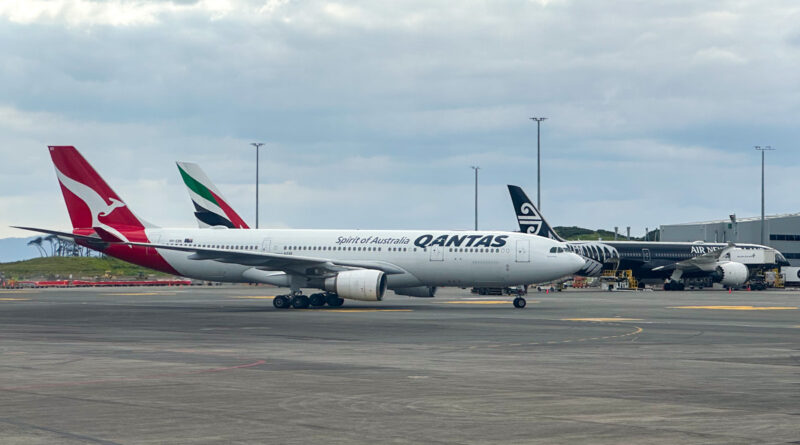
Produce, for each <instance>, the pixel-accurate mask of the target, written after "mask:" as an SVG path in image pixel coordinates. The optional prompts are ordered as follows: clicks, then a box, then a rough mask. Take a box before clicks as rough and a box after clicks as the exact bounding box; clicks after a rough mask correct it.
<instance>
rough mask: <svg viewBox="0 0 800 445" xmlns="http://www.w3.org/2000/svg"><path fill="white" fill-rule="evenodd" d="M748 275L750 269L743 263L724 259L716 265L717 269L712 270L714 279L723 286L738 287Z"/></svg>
mask: <svg viewBox="0 0 800 445" xmlns="http://www.w3.org/2000/svg"><path fill="white" fill-rule="evenodd" d="M749 276H750V271H749V270H748V269H747V266H745V265H744V264H742V263H737V262H735V261H726V262H724V263H719V265H718V266H717V270H716V271H715V272H714V281H718V282H720V283H722V284H723V285H724V286H728V287H738V286H741V285H742V284H744V282H745V281H747V278H748V277H749Z"/></svg>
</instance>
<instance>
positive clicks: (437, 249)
mask: <svg viewBox="0 0 800 445" xmlns="http://www.w3.org/2000/svg"><path fill="white" fill-rule="evenodd" d="M430 249H431V261H444V247H442V246H430Z"/></svg>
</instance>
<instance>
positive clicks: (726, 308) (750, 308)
mask: <svg viewBox="0 0 800 445" xmlns="http://www.w3.org/2000/svg"><path fill="white" fill-rule="evenodd" d="M669 309H710V310H718V311H790V310H795V309H798V307H797V306H670V307H669Z"/></svg>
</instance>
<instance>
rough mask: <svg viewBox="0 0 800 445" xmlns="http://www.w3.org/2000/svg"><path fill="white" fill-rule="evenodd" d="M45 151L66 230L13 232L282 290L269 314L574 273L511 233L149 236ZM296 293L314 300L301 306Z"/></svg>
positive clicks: (162, 231) (92, 182)
mask: <svg viewBox="0 0 800 445" xmlns="http://www.w3.org/2000/svg"><path fill="white" fill-rule="evenodd" d="M49 150H50V156H51V158H52V159H53V163H54V165H55V170H56V175H57V177H58V181H59V184H60V186H61V191H62V194H63V195H64V201H65V202H66V205H67V211H68V213H69V216H70V220H71V221H72V227H73V230H72V232H60V231H54V230H47V229H38V228H30V227H19V228H21V229H27V230H33V231H37V232H41V233H49V234H55V235H58V236H63V237H67V238H71V239H74V240H75V242H77V243H78V244H81V245H83V246H87V247H90V248H92V249H95V250H99V251H102V252H104V253H105V254H107V255H109V256H113V257H115V258H120V259H122V260H125V261H128V262H131V263H134V264H138V265H141V266H145V267H149V268H152V269H155V270H159V271H162V272H166V273H170V274H174V275H181V276H185V277H190V278H197V279H202V280H212V281H225V282H250V283H267V284H273V285H276V286H281V287H289V288H290V289H291V294H289V295H280V296H277V297H275V298H274V299H273V305H274V306H275V307H276V308H287V307H290V306H291V307H295V308H305V307H308V306H309V305H314V306H322V305H325V304H328V305H330V306H339V305H341V304H342V303H343V301H344V299H353V300H363V301H379V300H381V299H383V296H384V292H385V291H386V289H387V288H388V289H392V290H393V291H395V293H397V294H400V295H408V296H415V297H432V296H433V295H434V293H435V291H436V287H437V286H460V287H466V286H492V287H504V286H514V285H520V284H530V283H538V282H543V281H549V280H553V279H556V278H559V277H562V276H566V275H570V274H572V273H573V272H575V271H577V270H578V269H580V268H581V266H582V265H583V263H584V261H583V259H581V257H579V256H578V255H576V254H574V253H571V252H569V251H568V250H567V249H566V246H565V244H564V243H562V242H559V241H555V240H550V239H548V238H543V237H540V236H534V235H529V234H523V233H516V232H500V231H441V230H290V229H284V230H273V229H250V230H228V229H226V228H211V229H201V228H196V229H195V228H174V229H173V228H159V227H156V226H154V225H152V224H150V223H148V222H146V221H145V220H143V219H141V218H139V217H138V216H136V215H135V214H134V213H133V211H132V210H131V209H130V208H129V207H128V206H127V204H125V202H124V201H123V200H122V199H121V198H120V197H119V195H117V194H116V193H115V192H114V191H113V190H112V189H111V187H109V186H108V184H106V182H105V181H104V180H103V179H102V178H101V177H100V175H99V174H98V173H97V172H96V171H95V170H94V168H93V167H92V166H91V165H90V164H89V163H88V162H87V161H86V160H85V159H84V158H83V156H81V154H80V153H79V152H78V150H76V149H75V147H72V146H50V147H49ZM212 197H213V195H212ZM218 204H219V202H218ZM220 208H222V209H223V211H224V207H223V206H221V207H220ZM302 288H314V289H320V290H322V291H324V292H320V293H316V294H313V295H311V297H308V296H306V295H303V293H302V291H301V289H302ZM514 306H515V307H520V308H521V307H524V306H525V300H524V299H521V298H520V299H517V300H515V302H514Z"/></svg>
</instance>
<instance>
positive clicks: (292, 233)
mask: <svg viewBox="0 0 800 445" xmlns="http://www.w3.org/2000/svg"><path fill="white" fill-rule="evenodd" d="M146 234H147V237H148V238H149V240H150V242H151V243H153V244H168V245H172V246H180V247H196V248H200V249H203V248H205V249H224V250H232V251H233V250H235V251H245V252H253V253H258V252H265V253H271V254H280V255H289V256H300V257H310V258H322V259H328V260H331V261H334V262H335V261H341V262H345V263H346V262H354V263H371V262H379V263H381V264H389V265H392V266H394V267H396V268H397V269H400V270H401V272H399V273H398V272H395V273H389V274H387V279H388V281H387V284H388V287H389V288H390V289H397V288H405V287H414V286H461V287H467V286H511V285H519V284H532V283H539V282H544V281H550V280H553V279H556V278H559V277H562V276H565V275H569V274H572V273H574V272H575V271H577V270H578V269H580V268H581V266H583V264H584V260H583V259H582V258H580V257H579V256H578V255H575V254H573V253H569V252H568V251H567V250H566V249H565V245H564V243H561V242H558V241H554V240H551V239H548V238H543V237H539V236H535V235H529V234H524V233H516V232H500V231H478V232H473V231H418V230H417V231H410V230H293V229H292V230H288V229H287V230H277V229H276V230H273V229H249V230H229V229H216V228H211V229H146ZM157 251H158V253H159V254H160V256H161V257H163V258H164V259H165V260H166V261H167V262H168V263H169V264H170V265H171V266H172V267H173V268H174V269H175V270H176V271H178V272H179V273H180V274H181V275H184V276H186V277H191V278H197V279H203V280H213V281H227V282H247V281H251V280H249V279H247V278H245V277H244V276H243V274H244V273H245V272H246V271H248V270H250V269H252V268H253V267H258V268H259V269H263V270H270V267H261V266H259V265H257V264H254V265H242V264H233V263H224V262H220V261H216V260H212V259H201V260H197V259H191V258H190V257H191V256H192V255H193V254H192V253H190V252H182V251H175V250H170V249H157ZM356 267H357V265H356ZM274 270H280V269H274Z"/></svg>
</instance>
